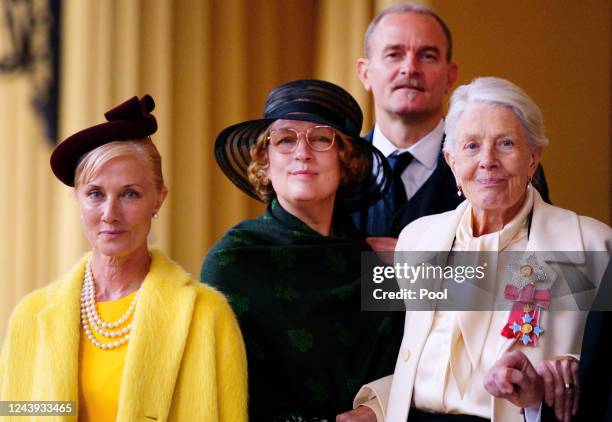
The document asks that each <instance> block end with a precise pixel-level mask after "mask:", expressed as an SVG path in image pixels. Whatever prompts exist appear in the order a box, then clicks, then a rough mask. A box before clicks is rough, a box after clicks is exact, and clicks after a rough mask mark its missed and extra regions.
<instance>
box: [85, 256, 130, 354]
mask: <svg viewBox="0 0 612 422" xmlns="http://www.w3.org/2000/svg"><path fill="white" fill-rule="evenodd" d="M141 289H142V287H140V288H139V289H138V291H137V292H136V294H135V295H134V298H133V299H132V302H131V303H130V307H129V308H128V309H127V311H125V313H124V314H123V315H121V317H120V318H119V319H118V320H116V321H114V322H106V321H104V320H103V319H102V318H101V317H100V315H99V314H98V307H97V306H96V288H95V284H94V278H93V274H92V272H91V258H90V259H89V260H88V261H87V266H86V267H85V277H84V279H83V287H82V288H81V324H82V325H83V331H85V335H86V336H87V338H88V339H89V341H90V342H91V343H92V344H93V345H94V346H96V347H97V348H99V349H103V350H110V349H114V348H117V347H120V346H123V345H124V344H126V343H127V342H128V340H129V338H130V333H131V331H132V323H131V322H130V323H129V324H127V325H125V326H123V325H124V324H125V323H126V321H127V320H128V319H129V318H130V317H131V316H132V314H133V313H134V309H135V308H136V304H137V303H138V299H139V298H140V291H141ZM90 327H92V328H93V329H94V330H95V331H97V332H98V333H99V334H100V335H102V336H103V337H106V338H110V339H112V341H110V342H108V343H102V342H99V341H98V339H96V337H95V336H94V335H93V333H92V332H91V328H90ZM115 328H117V329H116V330H115Z"/></svg>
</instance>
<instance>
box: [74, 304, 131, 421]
mask: <svg viewBox="0 0 612 422" xmlns="http://www.w3.org/2000/svg"><path fill="white" fill-rule="evenodd" d="M135 294H136V292H134V293H132V294H129V295H127V296H125V297H122V298H121V299H118V300H113V301H110V302H97V307H98V314H99V315H100V317H101V318H102V320H103V321H106V322H113V321H116V320H118V319H119V318H121V316H122V315H123V314H124V313H125V311H127V309H128V307H129V306H130V303H131V302H132V299H133V298H134V295H135ZM131 320H132V318H131V317H130V318H128V320H127V321H126V323H125V324H124V325H122V327H124V326H125V325H127V324H129V323H130V322H131ZM90 330H91V331H92V333H93V334H94V336H95V337H96V339H98V341H100V342H102V343H108V342H109V340H110V339H107V338H105V337H103V336H101V335H100V334H99V333H97V332H96V331H95V330H93V328H91V327H90ZM128 344H129V343H128ZM126 351H127V344H124V345H123V346H120V347H117V348H115V349H110V350H102V349H99V348H97V347H96V346H94V345H93V344H92V343H91V341H89V339H88V338H87V336H86V335H85V332H84V331H83V327H82V326H81V344H80V347H79V421H82V422H96V421H104V422H107V421H114V420H115V419H116V418H117V405H118V403H119V388H120V386H121V375H122V374H123V366H124V364H125V354H126Z"/></svg>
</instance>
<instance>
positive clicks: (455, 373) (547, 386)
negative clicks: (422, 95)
mask: <svg viewBox="0 0 612 422" xmlns="http://www.w3.org/2000/svg"><path fill="white" fill-rule="evenodd" d="M446 131H447V137H446V141H445V145H444V151H445V156H446V160H447V162H448V164H449V166H450V167H451V169H452V171H453V174H454V176H455V179H456V183H457V190H458V194H460V195H465V197H466V199H467V200H466V201H464V202H463V203H462V204H460V205H459V206H458V207H457V209H456V210H454V211H450V212H447V213H444V214H438V215H432V216H428V217H424V218H422V219H419V220H417V221H415V222H413V223H412V224H410V225H408V226H407V227H406V228H404V230H403V231H402V233H401V235H400V238H399V241H398V245H397V249H396V259H397V258H398V257H399V254H398V252H399V251H451V250H452V251H578V252H577V257H576V255H574V256H573V259H570V258H567V259H566V262H561V263H562V264H564V265H566V266H568V265H569V266H576V267H577V268H579V269H580V270H581V271H583V272H586V273H587V274H589V275H590V279H591V280H595V282H598V280H601V276H602V274H603V271H604V269H605V265H606V264H607V262H608V259H609V251H610V248H611V245H612V231H611V230H610V227H608V226H607V225H605V224H603V223H601V222H599V221H596V220H594V219H592V218H588V217H583V216H578V215H576V214H575V213H574V212H572V211H569V210H565V209H561V208H558V207H554V206H551V205H548V204H546V203H545V202H544V201H543V200H542V198H541V197H540V195H539V194H538V192H537V191H536V190H535V189H533V188H532V187H531V185H530V179H531V177H532V176H533V174H534V171H535V170H536V168H537V165H538V162H539V159H540V155H541V153H542V150H543V148H544V147H545V146H546V145H547V144H548V140H547V139H546V137H545V135H544V129H543V122H542V116H541V112H540V110H539V109H538V107H537V106H536V105H535V103H534V102H533V101H532V100H531V99H530V98H529V97H528V96H527V95H526V94H525V93H524V92H523V91H522V90H521V89H520V88H518V87H517V86H515V85H513V84H512V83H510V82H508V81H505V80H503V79H498V78H491V77H489V78H478V79H476V80H474V81H473V82H471V83H470V84H468V85H464V86H461V87H459V88H458V89H457V90H456V91H455V92H454V94H453V96H452V98H451V105H450V109H449V113H448V116H447V119H446ZM588 251H604V252H603V255H604V259H603V260H601V261H602V262H601V263H600V265H595V267H590V268H584V267H586V265H585V255H586V254H585V252H588ZM560 259H561V261H563V258H560ZM552 278H553V277H552V274H551V279H552ZM498 279H499V277H498ZM554 301H555V298H554V297H553V298H552V303H554ZM585 316H586V312H584V311H556V312H553V311H550V312H548V311H546V312H543V313H542V316H541V319H540V320H539V321H540V322H541V325H542V326H544V327H545V331H544V334H543V335H540V336H539V338H538V339H537V344H535V342H534V343H533V344H525V343H524V342H523V341H522V337H521V334H520V332H519V333H518V334H517V335H516V336H512V335H510V336H504V335H502V332H503V330H505V329H506V327H508V322H509V318H511V314H509V312H507V311H479V312H469V311H458V312H452V311H438V310H434V311H421V312H415V311H412V312H410V311H409V312H407V313H406V322H405V328H404V339H403V341H402V345H401V348H400V351H399V355H398V359H397V363H396V367H395V372H394V374H393V375H392V376H389V377H386V378H383V379H381V380H378V381H375V382H373V383H370V384H367V385H365V386H364V387H363V388H362V389H361V390H360V392H359V393H358V395H357V397H356V399H355V407H356V409H355V410H353V411H352V412H349V413H347V414H344V415H342V416H341V417H340V418H339V419H338V420H340V421H350V420H375V419H378V420H379V421H381V420H383V419H384V420H385V421H390V422H400V421H401V422H405V421H406V420H408V421H434V420H455V419H453V418H461V419H456V420H462V421H472V420H473V421H481V420H489V419H491V420H495V421H503V422H506V421H517V422H518V421H522V420H523V418H524V417H526V418H527V420H536V419H537V418H538V412H540V409H541V407H540V406H541V403H542V402H543V401H544V402H546V403H547V404H548V405H551V406H553V408H554V411H555V414H556V416H557V418H558V419H561V420H566V421H567V420H569V418H570V416H571V414H572V413H573V412H574V411H575V406H576V402H577V400H576V399H577V395H578V392H577V383H578V374H577V367H578V357H579V353H580V344H581V339H582V334H583V329H584V322H585ZM510 325H511V324H510ZM506 331H507V330H506ZM511 333H513V331H511ZM526 341H527V342H529V337H527V338H526ZM559 387H561V388H559ZM360 405H362V406H361V407H358V406H360ZM521 408H523V409H524V411H525V412H524V413H525V414H524V415H523V414H521ZM459 415H460V416H459ZM358 416H361V417H362V418H361V419H357V417H358ZM375 416H376V417H375Z"/></svg>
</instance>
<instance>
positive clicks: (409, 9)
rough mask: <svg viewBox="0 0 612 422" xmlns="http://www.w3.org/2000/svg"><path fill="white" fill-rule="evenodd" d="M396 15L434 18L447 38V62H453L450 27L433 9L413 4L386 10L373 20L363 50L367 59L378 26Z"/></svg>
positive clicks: (367, 31)
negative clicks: (388, 16)
mask: <svg viewBox="0 0 612 422" xmlns="http://www.w3.org/2000/svg"><path fill="white" fill-rule="evenodd" d="M395 13H416V14H419V15H427V16H431V17H432V18H434V19H435V20H436V21H437V22H438V23H439V24H440V26H441V27H442V31H444V36H445V37H446V47H447V48H446V61H447V62H450V61H451V58H452V56H453V54H452V52H453V37H452V35H451V32H450V29H449V28H448V25H446V23H445V22H444V21H443V20H442V18H441V17H440V16H439V15H438V14H437V13H436V12H434V11H433V10H432V9H430V8H428V7H425V6H421V5H418V4H412V3H404V4H400V5H397V6H393V7H389V8H388V9H385V10H383V11H382V12H380V13H379V14H378V15H376V16H375V17H374V19H372V21H371V22H370V24H369V25H368V29H367V30H366V33H365V41H364V46H363V49H364V53H365V56H366V58H368V59H369V58H370V43H371V41H372V35H373V34H374V31H375V30H376V26H378V23H379V22H380V21H381V20H382V18H384V17H385V16H387V15H393V14H395Z"/></svg>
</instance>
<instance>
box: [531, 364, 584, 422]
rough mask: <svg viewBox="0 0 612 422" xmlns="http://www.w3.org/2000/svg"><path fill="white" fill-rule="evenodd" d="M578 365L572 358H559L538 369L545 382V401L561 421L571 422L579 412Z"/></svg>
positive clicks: (540, 365) (541, 365)
mask: <svg viewBox="0 0 612 422" xmlns="http://www.w3.org/2000/svg"><path fill="white" fill-rule="evenodd" d="M578 363H579V362H578V360H577V359H575V358H573V357H572V356H557V357H555V358H553V359H551V360H545V361H543V362H540V364H539V365H538V366H537V367H536V371H537V372H538V374H540V376H541V377H542V380H543V382H544V401H546V404H547V405H548V406H550V407H554V410H555V416H556V417H557V419H559V420H560V421H564V422H569V420H570V419H571V417H572V415H575V414H576V411H577V410H578V396H579V389H578V387H579V386H578V379H579V376H578Z"/></svg>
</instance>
